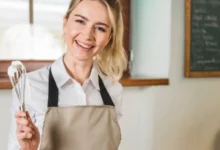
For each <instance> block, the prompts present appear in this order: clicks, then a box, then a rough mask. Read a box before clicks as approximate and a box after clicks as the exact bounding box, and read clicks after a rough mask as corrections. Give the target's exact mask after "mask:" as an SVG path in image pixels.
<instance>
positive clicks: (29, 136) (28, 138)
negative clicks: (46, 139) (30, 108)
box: [15, 111, 40, 150]
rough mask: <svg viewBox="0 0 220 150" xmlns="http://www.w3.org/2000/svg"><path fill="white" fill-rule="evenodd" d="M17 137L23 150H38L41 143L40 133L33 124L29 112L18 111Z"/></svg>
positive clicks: (16, 115)
mask: <svg viewBox="0 0 220 150" xmlns="http://www.w3.org/2000/svg"><path fill="white" fill-rule="evenodd" d="M15 118H16V124H17V131H16V136H17V140H18V142H19V144H20V148H21V150H37V148H38V146H39V143H40V133H39V130H38V128H37V127H36V126H35V125H34V124H33V122H32V120H31V118H30V115H29V113H28V112H22V111H18V112H17V113H16V114H15Z"/></svg>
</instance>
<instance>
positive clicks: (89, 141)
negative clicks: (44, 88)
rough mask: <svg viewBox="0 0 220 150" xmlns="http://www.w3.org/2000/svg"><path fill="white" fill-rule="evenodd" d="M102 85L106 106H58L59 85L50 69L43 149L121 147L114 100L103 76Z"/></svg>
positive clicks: (107, 149) (113, 149) (114, 148)
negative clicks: (104, 82)
mask: <svg viewBox="0 0 220 150" xmlns="http://www.w3.org/2000/svg"><path fill="white" fill-rule="evenodd" d="M99 86H100V94H101V97H102V99H103V102H104V105H103V106H91V105H89V106H87V105H86V106H69V107H58V88H57V86H56V83H55V80H54V78H53V75H52V72H51V69H50V72H49V96H48V110H47V112H46V114H45V119H44V124H43V132H42V137H41V145H40V150H118V147H119V144H120V141H121V131H120V127H119V125H118V121H117V117H116V112H115V108H114V103H113V101H112V99H111V97H110V95H109V93H108V92H107V90H106V88H105V86H104V84H103V81H102V79H101V78H100V77H99Z"/></svg>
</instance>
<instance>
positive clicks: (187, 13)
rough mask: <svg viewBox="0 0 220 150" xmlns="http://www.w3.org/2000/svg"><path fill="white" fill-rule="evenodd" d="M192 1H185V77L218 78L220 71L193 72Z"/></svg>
mask: <svg viewBox="0 0 220 150" xmlns="http://www.w3.org/2000/svg"><path fill="white" fill-rule="evenodd" d="M191 1H192V0H185V77H188V78H190V77H218V76H220V70H219V71H191V70H190V63H191V62H190V57H191V53H190V51H191V48H190V46H191Z"/></svg>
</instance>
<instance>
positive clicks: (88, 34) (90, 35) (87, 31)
mask: <svg viewBox="0 0 220 150" xmlns="http://www.w3.org/2000/svg"><path fill="white" fill-rule="evenodd" d="M82 33H83V35H84V36H85V38H86V40H93V39H94V29H93V28H92V27H87V28H84V30H83V31H82Z"/></svg>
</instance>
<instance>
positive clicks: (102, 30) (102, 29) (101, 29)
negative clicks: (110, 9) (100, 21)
mask: <svg viewBox="0 0 220 150" xmlns="http://www.w3.org/2000/svg"><path fill="white" fill-rule="evenodd" d="M96 29H97V30H99V31H101V32H105V31H106V30H105V29H104V28H102V27H96Z"/></svg>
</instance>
